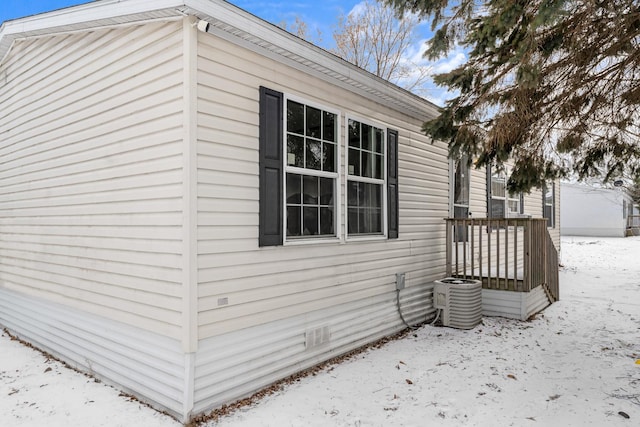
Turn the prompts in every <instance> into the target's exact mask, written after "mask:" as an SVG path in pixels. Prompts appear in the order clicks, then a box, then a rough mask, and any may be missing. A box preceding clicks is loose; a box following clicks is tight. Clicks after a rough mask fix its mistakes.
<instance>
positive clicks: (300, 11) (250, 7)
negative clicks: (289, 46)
mask: <svg viewBox="0 0 640 427" xmlns="http://www.w3.org/2000/svg"><path fill="white" fill-rule="evenodd" d="M359 1H360V0H322V1H317V0H294V1H286V0H281V1H278V0H273V1H269V0H231V1H230V3H233V4H235V5H236V6H239V7H241V8H242V9H245V10H247V11H249V12H251V13H253V14H254V15H257V16H259V17H260V18H263V19H266V20H267V21H270V22H273V23H276V24H277V23H279V22H283V21H286V22H293V21H294V20H295V17H296V16H300V17H301V18H302V19H303V20H304V21H305V22H307V24H308V25H309V26H311V27H316V26H319V27H321V28H322V27H324V28H327V31H329V32H330V29H331V24H333V23H334V22H335V20H336V17H337V16H338V15H340V13H348V12H349V11H350V10H351V9H352V8H353V6H354V5H355V4H357V3H359ZM82 3H88V1H86V0H0V22H4V21H6V20H9V19H15V18H22V17H25V16H29V15H34V14H37V13H42V12H48V11H51V10H56V9H61V8H64V7H68V6H74V5H77V4H82ZM323 32H324V30H323Z"/></svg>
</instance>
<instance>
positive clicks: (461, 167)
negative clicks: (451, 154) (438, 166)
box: [453, 155, 470, 242]
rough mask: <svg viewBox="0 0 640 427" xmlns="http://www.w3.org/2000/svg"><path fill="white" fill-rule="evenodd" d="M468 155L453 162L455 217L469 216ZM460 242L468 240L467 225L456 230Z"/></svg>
mask: <svg viewBox="0 0 640 427" xmlns="http://www.w3.org/2000/svg"><path fill="white" fill-rule="evenodd" d="M467 159H468V157H467V156H466V155H463V156H462V157H461V158H460V159H457V160H454V162H453V217H454V218H468V217H469V175H470V168H469V164H468V162H467ZM455 233H456V236H454V238H456V239H457V241H458V242H466V241H467V234H468V230H467V227H457V229H456V230H455Z"/></svg>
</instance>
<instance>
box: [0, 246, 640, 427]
mask: <svg viewBox="0 0 640 427" xmlns="http://www.w3.org/2000/svg"><path fill="white" fill-rule="evenodd" d="M562 262H563V264H564V266H565V267H564V268H563V269H562V270H561V273H560V283H561V301H559V302H558V303H556V304H554V305H553V306H551V307H549V308H547V309H546V310H545V311H544V312H543V313H541V314H539V315H538V316H537V317H536V318H535V319H534V320H532V321H530V322H519V321H515V320H508V319H501V318H484V319H483V324H482V325H480V326H478V327H476V328H474V329H473V330H470V331H462V330H456V329H450V328H442V327H432V326H423V327H421V328H420V329H418V330H417V331H415V332H412V333H411V334H408V335H407V336H406V337H405V338H403V339H400V340H397V341H393V342H390V343H388V344H386V345H385V346H383V347H382V348H378V349H372V350H368V351H366V352H364V353H361V354H359V355H357V356H355V357H353V358H351V359H349V360H347V361H345V362H343V363H341V364H339V365H334V366H332V367H329V368H327V369H325V370H324V371H322V372H320V373H317V374H316V375H315V376H309V377H306V378H302V379H300V380H299V381H297V382H296V383H294V384H292V385H288V386H285V387H284V388H283V389H282V390H281V391H278V392H276V393H275V394H273V395H271V396H268V397H266V398H264V399H263V400H261V401H259V402H258V403H257V404H254V405H252V406H250V407H245V408H243V409H241V410H239V411H237V412H235V413H233V414H231V415H229V416H226V417H224V418H222V419H220V420H218V421H215V422H214V421H210V422H209V423H208V424H206V426H207V427H212V426H224V427H231V426H243V427H244V426H252V427H253V426H256V427H257V426H278V427H280V426H525V427H526V426H545V427H546V426H563V427H564V426H588V425H592V426H603V425H607V426H633V425H640V364H638V363H636V361H638V360H639V359H640V237H633V238H626V239H614V238H597V239H596V238H579V237H574V238H572V237H568V238H563V241H562ZM49 368H51V369H50V370H49ZM627 417H628V418H627ZM0 425H1V426H41V425H47V426H57V425H60V426H63V425H64V426H76V425H82V426H132V425H135V426H145V425H148V426H173V427H175V426H178V425H179V424H178V423H177V422H175V421H173V420H172V419H170V418H168V417H166V416H164V415H161V414H159V413H156V412H154V411H153V410H151V409H149V408H147V407H144V406H142V405H140V404H139V403H137V402H131V401H129V400H128V399H126V398H123V397H118V391H116V390H115V389H113V388H111V387H108V386H105V385H103V384H98V383H96V382H94V381H93V380H92V379H90V378H88V377H85V376H83V375H81V374H78V373H75V372H73V371H70V370H68V369H66V368H64V367H62V366H61V365H60V364H58V363H57V362H53V361H49V362H47V361H46V359H45V357H44V356H42V355H41V354H39V353H37V352H34V351H33V350H31V349H29V348H26V347H24V346H22V345H20V344H19V343H16V342H14V341H11V340H9V339H8V337H7V336H6V335H4V336H3V337H2V338H0Z"/></svg>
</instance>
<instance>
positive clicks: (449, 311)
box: [433, 277, 482, 329]
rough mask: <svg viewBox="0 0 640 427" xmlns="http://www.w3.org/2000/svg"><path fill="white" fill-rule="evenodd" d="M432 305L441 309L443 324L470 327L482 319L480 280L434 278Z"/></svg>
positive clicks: (454, 326)
mask: <svg viewBox="0 0 640 427" xmlns="http://www.w3.org/2000/svg"><path fill="white" fill-rule="evenodd" d="M433 306H434V307H435V308H436V309H440V310H442V312H441V313H440V319H441V321H442V325H443V326H449V327H452V328H458V329H472V328H474V327H475V326H476V325H478V324H479V323H480V322H481V321H482V282H480V281H478V280H471V279H458V278H455V277H447V278H446V279H442V280H436V282H435V287H434V289H433Z"/></svg>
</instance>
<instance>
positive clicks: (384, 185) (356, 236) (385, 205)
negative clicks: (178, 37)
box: [343, 114, 389, 241]
mask: <svg viewBox="0 0 640 427" xmlns="http://www.w3.org/2000/svg"><path fill="white" fill-rule="evenodd" d="M352 120H353V121H356V122H359V123H361V124H366V125H368V126H372V127H375V128H378V129H380V130H382V155H383V159H382V163H383V174H382V177H383V179H382V180H379V179H375V178H367V177H359V176H352V175H349V170H348V168H349V137H348V135H349V131H348V127H349V122H350V121H352ZM344 127H345V136H344V142H343V149H344V158H345V160H344V168H345V169H344V182H343V184H344V195H343V198H344V214H343V215H344V236H345V240H346V241H369V240H386V239H387V238H388V218H387V215H388V212H387V210H388V201H387V179H388V176H387V174H388V171H387V168H388V165H387V162H388V160H387V156H388V153H387V139H388V135H387V132H388V129H389V127H388V126H387V125H385V124H384V123H382V122H379V121H376V120H371V119H365V118H362V117H360V116H357V115H353V114H347V115H345V119H344ZM349 181H357V182H365V183H370V184H379V185H382V207H381V209H382V212H381V214H382V233H379V234H354V235H349V200H348V198H349V194H348V193H349V188H348V186H349Z"/></svg>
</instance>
